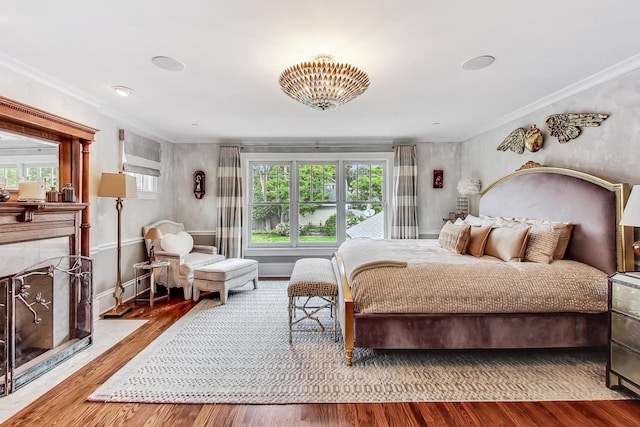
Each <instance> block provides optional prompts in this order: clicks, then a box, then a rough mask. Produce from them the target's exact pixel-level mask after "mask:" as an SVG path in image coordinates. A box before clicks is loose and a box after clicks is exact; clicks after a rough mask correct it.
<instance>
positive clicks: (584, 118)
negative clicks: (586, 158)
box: [545, 113, 609, 144]
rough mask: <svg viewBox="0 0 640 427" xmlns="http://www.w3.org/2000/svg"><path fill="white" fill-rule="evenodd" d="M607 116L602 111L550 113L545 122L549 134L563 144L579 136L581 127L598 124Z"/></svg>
mask: <svg viewBox="0 0 640 427" xmlns="http://www.w3.org/2000/svg"><path fill="white" fill-rule="evenodd" d="M607 117H609V115H608V114H604V113H563V114H552V115H550V116H549V117H547V118H546V120H545V122H546V123H547V129H549V133H550V134H551V136H555V137H556V138H557V139H558V142H560V143H561V144H564V143H565V142H567V141H570V140H572V139H576V138H577V137H578V136H580V132H581V130H580V128H581V127H585V126H590V127H596V126H600V123H602V122H603V121H604V120H606V118H607Z"/></svg>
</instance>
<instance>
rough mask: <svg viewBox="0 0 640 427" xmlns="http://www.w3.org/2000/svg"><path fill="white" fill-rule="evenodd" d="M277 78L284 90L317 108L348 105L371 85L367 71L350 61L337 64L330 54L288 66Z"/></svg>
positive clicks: (324, 108)
mask: <svg viewBox="0 0 640 427" xmlns="http://www.w3.org/2000/svg"><path fill="white" fill-rule="evenodd" d="M278 81H279V82H280V87H281V88H282V90H283V91H284V93H286V94H287V95H289V96H290V97H291V98H293V99H295V100H296V101H299V102H301V103H303V104H305V105H308V106H309V107H311V108H314V109H316V110H332V109H334V108H336V107H338V106H340V105H342V104H346V103H347V102H349V101H351V100H352V99H354V98H355V97H356V96H358V95H360V94H362V93H363V92H364V91H365V90H367V88H368V87H369V76H367V73H365V72H363V71H361V70H359V69H358V68H356V67H353V66H351V65H349V64H337V63H335V62H333V57H332V56H329V55H320V56H316V57H315V58H314V61H313V62H303V63H302V64H297V65H294V66H292V67H289V68H287V69H286V70H284V71H283V72H282V74H280V78H279V79H278Z"/></svg>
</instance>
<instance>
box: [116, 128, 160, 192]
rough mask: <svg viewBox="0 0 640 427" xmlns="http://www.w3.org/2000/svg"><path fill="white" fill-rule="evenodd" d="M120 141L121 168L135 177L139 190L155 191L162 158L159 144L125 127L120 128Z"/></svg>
mask: <svg viewBox="0 0 640 427" xmlns="http://www.w3.org/2000/svg"><path fill="white" fill-rule="evenodd" d="M120 143H121V153H122V169H123V170H124V171H125V173H128V174H129V175H131V176H134V177H135V178H136V183H137V186H138V191H139V192H143V193H156V192H157V189H158V177H159V176H160V167H161V159H162V146H161V144H160V143H159V142H156V141H153V140H151V139H148V138H144V137H142V136H140V135H136V134H135V133H132V132H130V131H127V130H125V129H120ZM152 197H153V196H152Z"/></svg>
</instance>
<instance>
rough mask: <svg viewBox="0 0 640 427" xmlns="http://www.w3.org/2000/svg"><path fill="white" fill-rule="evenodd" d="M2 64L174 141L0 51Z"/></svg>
mask: <svg viewBox="0 0 640 427" xmlns="http://www.w3.org/2000/svg"><path fill="white" fill-rule="evenodd" d="M0 66H3V67H5V68H7V69H9V70H11V71H13V72H15V73H17V74H20V75H22V76H25V77H27V78H29V79H31V80H34V81H36V82H38V83H40V84H42V85H44V86H47V87H49V88H51V89H53V90H56V91H58V92H61V93H63V94H65V95H67V96H70V97H72V98H74V99H77V100H78V101H80V102H83V103H85V104H87V105H89V106H91V107H93V108H95V109H96V111H97V112H98V113H99V114H102V115H104V116H106V117H109V118H112V119H114V120H116V121H118V122H119V123H121V124H122V125H127V126H131V127H135V128H137V129H140V130H141V131H144V132H147V133H149V134H150V135H153V136H156V137H158V138H161V139H164V140H167V141H172V139H171V137H170V136H169V135H164V133H163V132H161V131H160V130H158V129H157V128H155V127H154V126H151V125H149V124H147V123H143V122H140V121H138V120H135V119H133V118H131V117H129V116H126V115H124V114H122V113H120V112H118V111H116V110H114V109H113V108H111V107H108V106H107V105H106V104H105V103H104V101H101V100H99V99H97V98H95V97H93V96H91V95H89V94H87V93H86V92H83V91H81V90H78V89H77V88H75V87H73V86H71V85H69V84H67V83H65V82H63V81H62V80H59V79H57V78H55V77H52V76H51V75H49V74H46V73H44V72H42V71H40V70H38V69H36V68H34V67H31V66H30V65H27V64H25V63H23V62H20V61H17V60H15V59H13V58H11V57H10V56H7V55H5V54H4V53H1V52H0Z"/></svg>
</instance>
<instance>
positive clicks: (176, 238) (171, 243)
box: [160, 231, 193, 256]
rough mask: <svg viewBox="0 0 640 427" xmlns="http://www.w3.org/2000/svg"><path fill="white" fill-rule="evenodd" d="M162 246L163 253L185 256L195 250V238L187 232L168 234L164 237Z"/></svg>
mask: <svg viewBox="0 0 640 427" xmlns="http://www.w3.org/2000/svg"><path fill="white" fill-rule="evenodd" d="M160 246H161V247H162V250H163V251H166V252H171V253H174V254H179V255H180V256H185V255H186V254H188V253H189V252H191V249H193V237H191V234H189V233H187V232H186V231H181V232H179V233H178V234H171V233H167V234H165V235H163V236H162V240H160Z"/></svg>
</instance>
